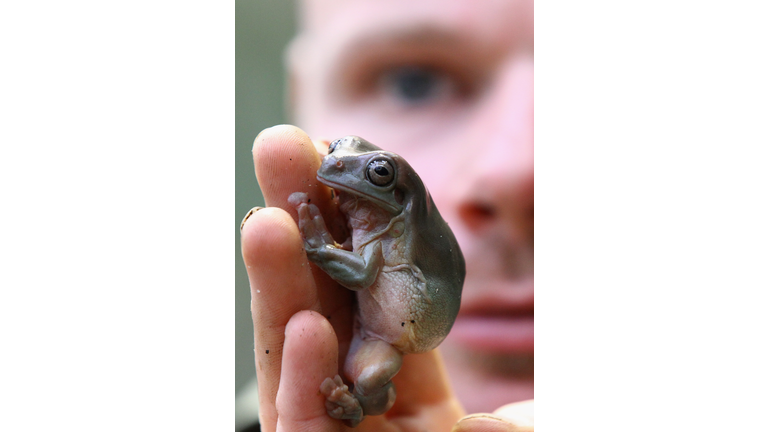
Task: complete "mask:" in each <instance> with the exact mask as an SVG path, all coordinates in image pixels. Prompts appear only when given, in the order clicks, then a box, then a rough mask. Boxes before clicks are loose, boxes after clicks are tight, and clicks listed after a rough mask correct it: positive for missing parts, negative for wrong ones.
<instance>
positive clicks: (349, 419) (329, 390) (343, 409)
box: [320, 375, 363, 427]
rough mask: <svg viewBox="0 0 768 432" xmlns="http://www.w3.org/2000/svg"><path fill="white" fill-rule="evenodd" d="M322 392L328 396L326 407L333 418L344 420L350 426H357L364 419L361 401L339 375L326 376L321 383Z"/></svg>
mask: <svg viewBox="0 0 768 432" xmlns="http://www.w3.org/2000/svg"><path fill="white" fill-rule="evenodd" d="M320 392H321V393H323V394H324V395H325V397H326V401H325V408H326V409H327V410H328V415H329V416H331V417H332V418H335V419H339V420H344V423H346V425H347V426H349V427H355V426H357V425H358V424H359V423H360V422H361V421H363V408H362V407H361V406H360V401H358V400H357V398H356V397H355V396H353V395H352V393H350V391H349V387H347V386H346V385H345V384H344V382H343V381H342V380H341V377H340V376H339V375H336V377H335V378H333V379H330V378H326V379H325V381H323V383H322V384H320Z"/></svg>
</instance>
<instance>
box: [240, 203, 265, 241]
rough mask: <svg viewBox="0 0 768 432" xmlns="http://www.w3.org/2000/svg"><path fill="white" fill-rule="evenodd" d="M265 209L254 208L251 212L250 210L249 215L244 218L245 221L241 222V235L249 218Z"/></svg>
mask: <svg viewBox="0 0 768 432" xmlns="http://www.w3.org/2000/svg"><path fill="white" fill-rule="evenodd" d="M263 208H264V207H254V208H252V209H250V210H248V213H246V214H245V217H244V218H243V221H242V222H240V234H242V233H243V227H244V226H245V221H247V220H248V218H249V217H251V215H252V214H254V213H256V212H257V211H259V210H261V209H263Z"/></svg>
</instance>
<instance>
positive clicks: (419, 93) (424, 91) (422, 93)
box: [393, 68, 436, 101]
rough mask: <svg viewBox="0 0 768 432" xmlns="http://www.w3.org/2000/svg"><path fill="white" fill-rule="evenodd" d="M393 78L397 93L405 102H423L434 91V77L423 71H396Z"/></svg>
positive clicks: (418, 69)
mask: <svg viewBox="0 0 768 432" xmlns="http://www.w3.org/2000/svg"><path fill="white" fill-rule="evenodd" d="M393 78H394V79H393V81H394V85H395V88H396V89H397V92H399V93H400V96H401V97H403V98H404V99H406V100H410V101H419V100H423V99H425V98H427V97H429V96H430V95H431V94H432V93H433V92H434V89H435V84H436V81H435V75H434V74H433V73H431V72H429V71H427V70H425V69H421V68H404V69H401V70H399V71H397V72H396V73H395V75H394V77H393Z"/></svg>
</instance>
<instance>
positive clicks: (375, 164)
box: [366, 160, 395, 186]
mask: <svg viewBox="0 0 768 432" xmlns="http://www.w3.org/2000/svg"><path fill="white" fill-rule="evenodd" d="M366 175H367V176H368V180H369V181H370V182H371V183H373V184H375V185H376V186H387V185H389V184H390V183H392V181H393V180H395V169H394V167H393V166H392V164H391V163H389V161H387V160H375V161H372V162H371V163H369V164H368V171H366Z"/></svg>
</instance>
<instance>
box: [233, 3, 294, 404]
mask: <svg viewBox="0 0 768 432" xmlns="http://www.w3.org/2000/svg"><path fill="white" fill-rule="evenodd" d="M295 28H296V19H295V4H294V1H286V0H236V1H235V92H236V99H235V140H236V142H235V155H236V156H235V221H234V225H233V227H234V235H235V238H236V239H237V240H236V241H235V290H236V293H235V333H236V335H235V392H238V391H240V390H241V389H242V388H243V386H244V385H245V384H246V383H247V382H248V381H249V380H250V379H251V378H252V377H253V376H255V375H256V370H255V367H254V357H253V325H252V322H251V312H250V301H251V294H250V290H249V286H248V277H247V275H246V273H245V267H244V265H243V260H242V257H241V255H240V221H241V220H242V218H243V216H245V213H246V212H247V211H248V210H249V209H251V208H252V207H253V206H257V205H260V206H263V205H264V199H263V198H262V196H261V193H260V192H259V189H258V187H257V185H256V177H255V176H254V174H253V160H252V158H251V146H252V145H253V140H254V138H256V135H258V133H259V132H260V131H261V130H262V129H264V128H267V127H269V126H273V125H276V124H280V123H286V122H288V118H287V116H286V109H285V106H286V104H285V102H286V98H285V96H286V90H285V84H286V74H285V69H284V66H283V50H284V49H285V46H286V45H287V44H288V42H289V40H290V38H291V37H292V36H293V34H294V32H295Z"/></svg>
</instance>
